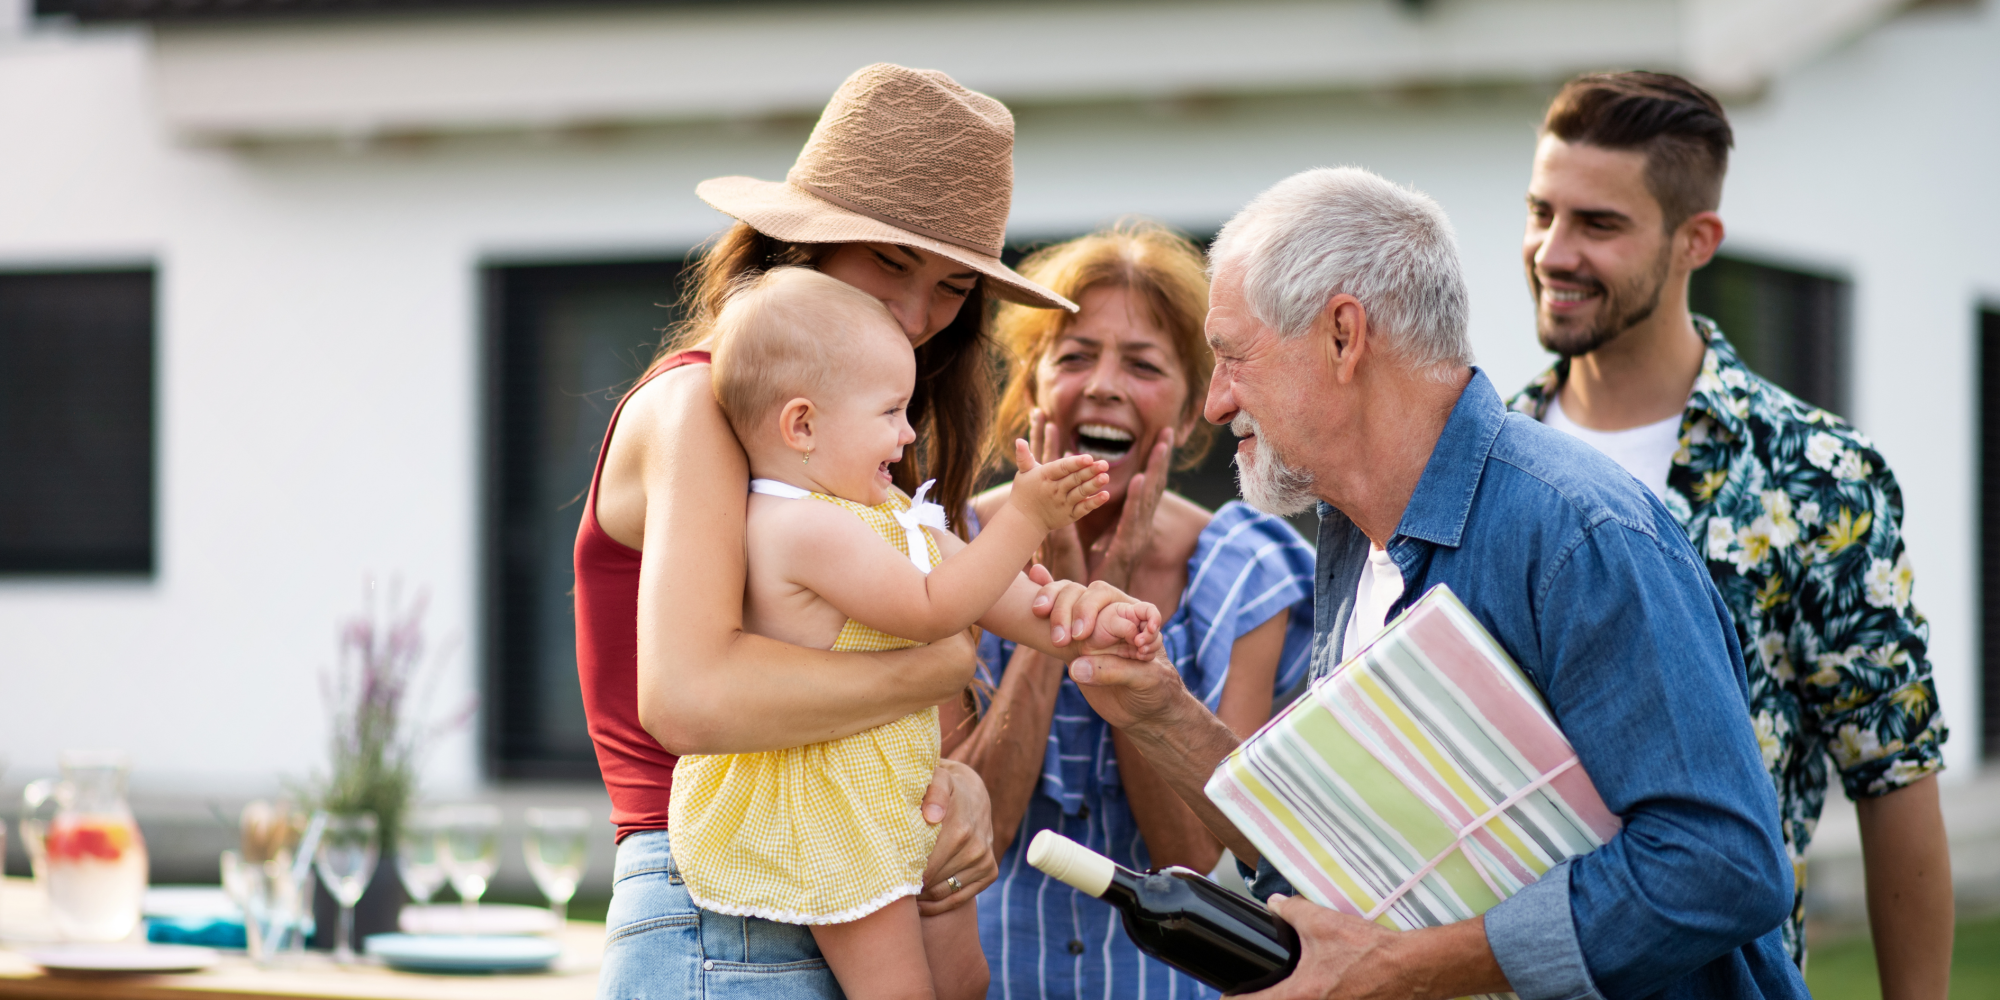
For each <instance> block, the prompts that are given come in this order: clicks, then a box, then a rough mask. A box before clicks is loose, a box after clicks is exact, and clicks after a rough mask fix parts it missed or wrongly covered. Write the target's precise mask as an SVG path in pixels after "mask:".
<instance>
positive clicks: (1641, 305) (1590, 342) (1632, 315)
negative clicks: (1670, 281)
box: [1528, 242, 1673, 358]
mask: <svg viewBox="0 0 2000 1000" xmlns="http://www.w3.org/2000/svg"><path fill="white" fill-rule="evenodd" d="M1672 253H1673V244H1672V243H1671V242H1669V243H1668V244H1667V245H1666V246H1664V247H1661V248H1660V256H1659V259H1657V260H1655V261H1654V262H1653V268H1652V273H1651V274H1642V275H1639V276H1637V277H1635V278H1633V279H1632V280H1631V281H1629V282H1626V283H1625V284H1623V285H1620V286H1618V287H1616V288H1613V287H1611V286H1608V285H1606V284H1605V283H1604V282H1602V281H1599V280H1597V279H1595V278H1587V277H1583V276H1581V275H1578V274H1576V273H1575V272H1572V271H1550V272H1549V277H1551V278H1559V279H1561V280H1563V281H1568V282H1572V283H1575V284H1580V285H1587V286H1588V285H1594V286H1596V287H1597V289H1598V290H1600V291H1602V292H1603V293H1604V297H1603V298H1602V299H1601V300H1599V302H1598V306H1597V316H1596V321H1595V322H1593V323H1592V324H1591V325H1590V326H1587V327H1585V328H1583V329H1581V330H1573V331H1563V330H1559V329H1557V328H1556V327H1555V325H1554V324H1553V323H1551V322H1550V321H1549V320H1548V319H1547V317H1545V316H1544V315H1543V312H1542V281H1541V276H1540V275H1539V274H1537V273H1536V271H1535V268H1534V265H1532V264H1530V265H1529V266H1528V287H1529V288H1530V289H1532V290H1533V291H1534V294H1535V335H1536V337H1537V339H1539V340H1540V341H1541V342H1542V349H1543V350H1546V351H1549V352H1551V353H1554V354H1557V355H1559V356H1561V357H1564V358H1575V357H1581V356H1583V355H1585V354H1589V353H1590V352H1592V351H1594V350H1597V349H1598V348H1600V347H1603V346H1604V345H1606V344H1608V343H1610V342H1612V341H1613V340H1616V339H1618V335H1619V334H1621V333H1624V332H1625V331H1627V330H1630V329H1632V328H1633V327H1635V326H1638V325H1639V324H1641V323H1644V322H1645V321H1646V320H1647V319H1648V318H1650V317H1651V316H1652V315H1653V313H1654V312H1655V311H1656V310H1658V309H1659V308H1660V296H1661V295H1662V294H1664V293H1665V292H1666V288H1667V261H1668V259H1669V257H1670V256H1671V254H1672ZM1648 284H1650V285H1651V286H1652V287H1651V288H1650V289H1648V288H1647V287H1646V286H1647V285H1648Z"/></svg>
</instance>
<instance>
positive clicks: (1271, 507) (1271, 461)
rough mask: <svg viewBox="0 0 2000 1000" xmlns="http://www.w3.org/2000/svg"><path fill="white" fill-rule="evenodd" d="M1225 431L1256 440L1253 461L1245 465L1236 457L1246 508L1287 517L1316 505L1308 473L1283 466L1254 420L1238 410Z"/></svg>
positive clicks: (1243, 460)
mask: <svg viewBox="0 0 2000 1000" xmlns="http://www.w3.org/2000/svg"><path fill="white" fill-rule="evenodd" d="M1229 430H1230V432H1231V433H1233V434H1235V435H1236V436H1237V437H1239V438H1245V437H1249V436H1251V435H1253V434H1254V435H1256V436H1257V457H1255V458H1252V459H1249V460H1247V461H1246V460H1245V459H1244V457H1243V453H1242V452H1240V451H1239V452H1237V453H1236V483H1237V486H1238V487H1240V488H1241V489H1242V491H1243V499H1245V500H1247V501H1249V502H1250V506H1252V507H1255V508H1257V509H1258V510H1261V511H1264V512H1265V513H1268V514H1276V515H1278V516H1279V517H1290V516H1292V515H1293V514H1297V513H1301V512H1303V511H1305V510H1307V509H1309V508H1311V507H1312V506H1313V505H1314V504H1316V503H1318V502H1319V497H1318V496H1316V495H1315V494H1314V493H1313V491H1312V487H1313V474H1312V472H1311V470H1308V469H1294V468H1292V467H1291V466H1289V465H1286V464H1285V460H1284V459H1283V458H1281V457H1279V455H1278V450H1277V449H1276V448H1273V447H1271V439H1270V438H1267V437H1265V436H1264V433H1263V429H1262V428H1260V427H1258V426H1257V418H1255V417H1252V416H1251V415H1250V414H1248V413H1245V412H1243V411H1241V410H1238V411H1236V419H1235V420H1232V421H1230V422H1229Z"/></svg>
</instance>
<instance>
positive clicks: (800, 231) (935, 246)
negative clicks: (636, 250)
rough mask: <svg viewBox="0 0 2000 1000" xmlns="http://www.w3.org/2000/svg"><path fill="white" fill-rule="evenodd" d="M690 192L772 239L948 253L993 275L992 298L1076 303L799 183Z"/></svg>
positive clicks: (996, 263)
mask: <svg viewBox="0 0 2000 1000" xmlns="http://www.w3.org/2000/svg"><path fill="white" fill-rule="evenodd" d="M694 193H695V194H696V195H698V196H699V197H700V198H701V200H703V201H705V202H707V203H708V204H709V205H710V206H712V207H714V208H715V209H716V210H717V211H719V212H722V213H723V214H725V215H730V216H733V217H735V218H737V219H739V220H741V221H743V222H747V223H749V224H750V225H751V227H753V228H755V229H756V230H757V231H758V232H760V233H763V234H764V235H766V236H769V237H771V238H773V239H779V240H786V241H788V242H792V243H895V244H898V245H901V246H906V247H913V248H915V249H918V250H924V251H927V252H930V253H934V254H938V255H940V256H943V257H948V258H950V259H952V260H955V261H957V262H959V263H961V264H964V265H965V266H967V267H969V268H972V269H973V270H975V271H978V272H979V273H980V274H981V275H984V276H985V277H987V278H990V279H992V280H991V281H989V282H988V283H987V290H988V292H989V293H990V294H992V295H993V296H995V297H996V298H1002V299H1006V300H1007V301H1009V302H1019V303H1021V304H1022V305H1028V306H1039V307H1041V308H1043V309H1067V310H1069V311H1070V312H1076V311H1077V306H1076V303H1074V302H1071V301H1070V300H1068V299H1066V298H1063V297H1062V296H1060V295H1057V294H1056V293H1054V292H1052V291H1050V290H1048V289H1046V288H1043V287H1042V286H1040V285H1038V284H1035V283H1034V282H1032V281H1029V280H1028V279H1026V278H1023V277H1021V276H1020V275H1019V274H1016V273H1014V269H1013V268H1011V267H1008V266H1007V265H1005V264H1003V263H1001V262H1000V258H998V257H994V256H991V255H988V254H984V253H981V252H979V251H977V250H972V249H968V248H966V247H962V246H959V245H958V244H956V243H946V242H944V241H943V240H938V239H933V238H931V237H929V236H924V235H922V234H920V233H913V232H910V231H909V230H907V229H903V228H900V227H898V226H896V225H895V224H894V223H889V222H883V221H881V220H879V219H874V218H870V217H869V216H866V215H862V214H861V213H859V212H855V211H852V210H850V209H846V208H842V207H840V206H839V205H836V204H834V203H832V202H830V201H827V200H826V199H824V198H820V197H818V196H816V195H814V194H812V193H810V192H808V191H805V190H803V189H801V188H797V187H793V186H792V185H790V184H786V183H783V182H781V181H762V180H758V179H757V178H755V177H712V178H709V179H708V180H705V181H702V182H701V183H700V184H697V185H695V189H694Z"/></svg>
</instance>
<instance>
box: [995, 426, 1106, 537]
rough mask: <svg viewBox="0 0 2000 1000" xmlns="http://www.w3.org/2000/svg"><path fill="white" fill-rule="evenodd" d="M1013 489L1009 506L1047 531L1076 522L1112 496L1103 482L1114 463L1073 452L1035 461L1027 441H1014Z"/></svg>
mask: <svg viewBox="0 0 2000 1000" xmlns="http://www.w3.org/2000/svg"><path fill="white" fill-rule="evenodd" d="M1014 465H1015V468H1017V469H1019V470H1020V471H1019V473H1018V474H1016V475H1015V476H1014V488H1013V490H1012V491H1011V492H1010V493H1009V495H1008V497H1007V504H1008V506H1011V507H1013V508H1014V509H1015V510H1017V511H1019V512H1021V513H1022V514H1024V515H1026V516H1027V517H1028V520H1029V521H1030V522H1031V523H1033V524H1036V525H1039V526H1041V529H1042V530H1043V531H1045V532H1047V531H1054V530H1056V529H1057V528H1061V527H1065V526H1067V525H1070V524H1074V523H1076V520H1077V519H1078V518H1080V517H1082V516H1083V515H1085V514H1088V513H1090V512H1091V511H1093V510H1096V509H1097V508H1099V507H1102V506H1104V504H1105V503H1106V502H1107V501H1109V500H1110V499H1111V494H1110V493H1107V492H1105V491H1104V484H1106V483H1108V482H1110V481H1111V477H1110V476H1109V475H1107V474H1106V473H1108V472H1109V471H1110V469H1111V466H1110V464H1109V463H1107V462H1102V461H1098V460H1096V459H1093V458H1091V457H1090V456H1088V455H1071V456H1069V457H1068V458H1058V459H1056V460H1055V461H1053V462H1047V463H1043V462H1037V461H1035V455H1034V452H1033V451H1031V450H1029V448H1028V442H1026V441H1021V440H1016V441H1015V442H1014Z"/></svg>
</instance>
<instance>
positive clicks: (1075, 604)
mask: <svg viewBox="0 0 2000 1000" xmlns="http://www.w3.org/2000/svg"><path fill="white" fill-rule="evenodd" d="M1028 579H1029V580H1031V581H1033V582H1034V583H1035V585H1036V586H1038V587H1040V588H1042V589H1041V592H1040V593H1039V594H1036V595H1035V599H1034V601H1033V602H1031V603H1030V605H1029V610H1031V611H1032V612H1033V613H1034V615H1035V617H1037V618H1047V619H1049V639H1050V641H1051V642H1053V643H1055V644H1056V645H1058V646H1067V645H1069V644H1070V643H1071V642H1072V641H1077V640H1081V641H1080V643H1079V645H1081V646H1082V647H1083V651H1084V652H1087V653H1112V652H1114V651H1116V652H1115V653H1114V655H1119V656H1129V657H1130V658H1132V659H1138V660H1145V659H1151V658H1152V657H1153V655H1154V654H1155V653H1157V652H1159V650H1160V627H1161V620H1160V609H1158V608H1156V607H1154V606H1153V605H1151V604H1147V603H1146V602H1144V601H1136V600H1133V599H1132V597H1131V596H1130V595H1127V594H1126V593H1125V592H1124V591H1121V590H1119V589H1118V588H1117V587H1113V586H1112V585H1110V584H1108V583H1105V582H1103V581H1101V580H1100V581H1098V582H1096V583H1092V584H1091V585H1089V586H1087V587H1086V586H1084V585H1082V584H1080V583H1075V582H1072V581H1069V580H1057V579H1053V578H1051V577H1050V576H1049V571H1048V570H1047V569H1046V568H1044V567H1041V566H1030V567H1028Z"/></svg>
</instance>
